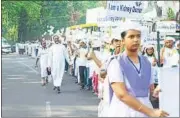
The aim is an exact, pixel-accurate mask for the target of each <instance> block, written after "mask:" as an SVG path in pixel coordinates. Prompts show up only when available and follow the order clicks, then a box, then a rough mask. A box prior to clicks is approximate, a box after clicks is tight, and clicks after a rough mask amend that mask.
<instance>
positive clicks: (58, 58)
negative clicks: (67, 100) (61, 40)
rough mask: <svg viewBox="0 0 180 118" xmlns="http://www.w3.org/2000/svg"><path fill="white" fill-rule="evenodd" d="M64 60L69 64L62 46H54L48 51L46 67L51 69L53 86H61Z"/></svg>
mask: <svg viewBox="0 0 180 118" xmlns="http://www.w3.org/2000/svg"><path fill="white" fill-rule="evenodd" d="M65 59H66V60H67V62H68V63H70V61H69V58H68V52H67V49H66V48H65V46H64V45H62V44H54V45H53V46H52V47H51V48H50V49H49V58H48V65H49V67H51V74H52V77H53V84H54V86H61V83H62V79H63V74H64V70H65Z"/></svg>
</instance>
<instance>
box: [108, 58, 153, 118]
mask: <svg viewBox="0 0 180 118" xmlns="http://www.w3.org/2000/svg"><path fill="white" fill-rule="evenodd" d="M135 66H136V67H137V68H139V67H140V64H135ZM107 73H108V79H109V81H110V83H112V82H124V84H125V86H126V87H127V89H131V86H130V84H129V82H128V80H127V78H126V76H124V75H123V73H122V71H121V69H120V66H119V62H118V60H116V59H114V60H112V61H111V63H110V64H109V67H108V69H107ZM151 84H153V81H152V79H151ZM131 95H132V94H131ZM132 96H134V95H132ZM136 99H138V100H139V101H140V102H141V103H142V104H144V105H146V106H148V107H150V108H152V104H151V102H150V100H149V97H136ZM108 117H147V116H146V115H145V114H143V113H140V112H138V111H136V110H134V109H132V108H131V107H129V106H128V105H126V104H125V103H123V102H122V101H120V100H119V99H118V97H117V96H116V95H115V93H113V96H112V100H111V103H110V106H109V108H108Z"/></svg>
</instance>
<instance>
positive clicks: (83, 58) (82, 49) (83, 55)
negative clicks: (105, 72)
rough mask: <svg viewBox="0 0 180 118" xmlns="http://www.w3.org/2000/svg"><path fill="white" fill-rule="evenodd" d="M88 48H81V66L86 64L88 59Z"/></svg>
mask: <svg viewBox="0 0 180 118" xmlns="http://www.w3.org/2000/svg"><path fill="white" fill-rule="evenodd" d="M86 53H87V50H86V49H84V48H81V49H79V55H80V57H79V66H86V63H87V59H86V57H85V55H86Z"/></svg>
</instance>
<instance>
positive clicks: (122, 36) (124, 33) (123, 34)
mask: <svg viewBox="0 0 180 118" xmlns="http://www.w3.org/2000/svg"><path fill="white" fill-rule="evenodd" d="M126 34H127V32H126V31H124V32H122V33H121V38H122V39H124V37H125V36H126Z"/></svg>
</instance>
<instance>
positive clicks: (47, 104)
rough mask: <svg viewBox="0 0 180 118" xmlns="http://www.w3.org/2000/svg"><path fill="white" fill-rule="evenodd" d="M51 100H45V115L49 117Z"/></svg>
mask: <svg viewBox="0 0 180 118" xmlns="http://www.w3.org/2000/svg"><path fill="white" fill-rule="evenodd" d="M51 116H52V114H51V102H50V101H46V117H51Z"/></svg>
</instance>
